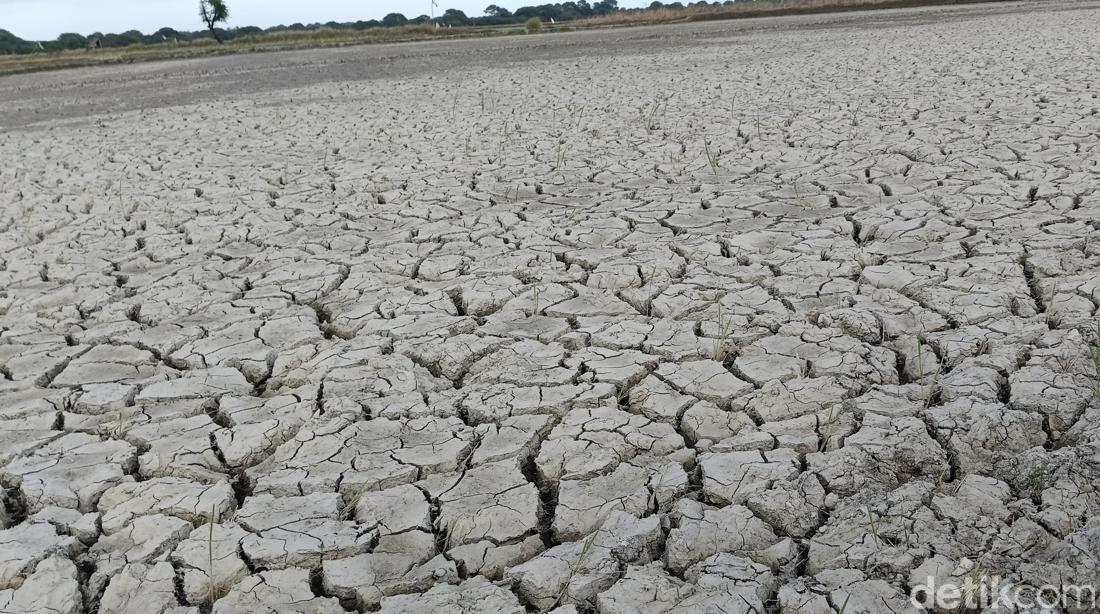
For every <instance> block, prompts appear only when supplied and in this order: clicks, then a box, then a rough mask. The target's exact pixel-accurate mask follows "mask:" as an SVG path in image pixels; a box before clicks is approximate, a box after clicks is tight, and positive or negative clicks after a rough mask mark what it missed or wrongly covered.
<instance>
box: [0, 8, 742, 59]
mask: <svg viewBox="0 0 1100 614" xmlns="http://www.w3.org/2000/svg"><path fill="white" fill-rule="evenodd" d="M721 4H727V5H728V4H732V2H731V1H729V0H727V1H725V2H717V1H716V2H705V1H699V2H687V3H681V2H672V3H663V2H659V1H655V2H653V3H652V4H650V5H649V6H648V7H647V8H648V9H659V8H672V9H676V8H684V7H686V6H715V5H721ZM636 10H646V9H623V8H619V3H618V0H599V1H597V2H592V3H590V2H589V1H588V0H575V1H570V2H558V3H554V4H540V5H533V6H524V7H520V8H518V9H516V10H515V11H509V10H508V9H506V8H503V7H500V6H498V5H496V4H490V5H489V6H487V7H486V8H485V14H484V15H482V16H479V17H469V16H467V15H466V13H464V12H463V11H460V10H458V9H447V10H445V11H443V13H442V14H440V15H438V16H436V17H434V18H433V17H429V16H428V15H419V16H416V17H406V16H405V15H403V14H401V13H390V14H388V15H386V16H385V17H382V18H381V19H368V20H365V21H352V22H336V21H328V22H325V23H311V24H302V23H292V24H290V25H278V26H272V27H270V28H259V27H256V26H243V27H238V28H218V27H209V28H207V29H204V30H194V31H184V30H176V29H173V28H161V29H159V30H157V31H156V32H153V33H151V34H144V33H142V32H141V31H139V30H127V31H125V32H121V33H118V34H115V33H106V34H105V33H102V32H93V33H91V34H88V35H83V34H77V33H75V32H67V33H64V34H61V35H60V36H58V37H57V38H56V39H54V40H52V41H27V40H23V39H21V38H19V37H18V36H15V35H14V34H12V33H11V32H9V31H7V30H4V29H0V54H13V53H16V54H23V53H34V52H35V51H62V50H66V49H85V48H87V47H89V45H91V44H94V43H95V41H98V46H100V47H126V46H128V45H136V44H158V43H164V42H185V41H193V40H200V39H204V38H215V39H218V40H219V42H220V41H223V40H224V41H230V40H233V39H235V38H241V37H245V36H255V35H258V34H266V33H277V32H307V31H310V30H320V29H326V28H327V29H333V30H341V29H343V30H369V29H371V28H393V27H401V26H409V25H421V24H432V23H435V24H439V26H440V27H455V28H459V27H469V26H499V25H509V24H520V23H524V22H526V21H528V20H530V19H535V18H537V19H540V20H542V21H544V22H550V21H554V22H563V21H572V20H574V19H584V18H586V17H596V16H600V15H608V14H611V13H616V12H620V11H636ZM203 19H204V20H205V19H206V16H205V15H204V16H203ZM221 21H224V20H221Z"/></svg>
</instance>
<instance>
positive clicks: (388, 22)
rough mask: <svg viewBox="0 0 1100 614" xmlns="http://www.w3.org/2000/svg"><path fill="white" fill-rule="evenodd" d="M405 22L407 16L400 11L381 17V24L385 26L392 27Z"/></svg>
mask: <svg viewBox="0 0 1100 614" xmlns="http://www.w3.org/2000/svg"><path fill="white" fill-rule="evenodd" d="M407 23H409V20H408V18H407V17H405V16H404V15H402V14H401V13H390V14H389V15H386V16H385V17H383V18H382V25H383V26H386V27H387V28H392V27H394V26H403V25H405V24H407Z"/></svg>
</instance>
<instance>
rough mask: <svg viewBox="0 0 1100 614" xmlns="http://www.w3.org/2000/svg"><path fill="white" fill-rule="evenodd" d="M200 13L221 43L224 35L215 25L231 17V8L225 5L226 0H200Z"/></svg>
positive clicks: (215, 38) (207, 27) (207, 26)
mask: <svg viewBox="0 0 1100 614" xmlns="http://www.w3.org/2000/svg"><path fill="white" fill-rule="evenodd" d="M199 15H200V16H201V17H202V21H203V23H205V24H206V29H207V30H210V34H211V35H212V36H213V37H214V40H216V41H218V43H219V44H221V42H222V37H221V35H220V34H218V30H217V28H215V27H214V26H215V25H217V24H218V23H224V22H225V20H226V19H229V8H228V7H227V6H225V0H199Z"/></svg>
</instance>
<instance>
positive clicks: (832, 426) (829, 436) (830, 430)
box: [817, 404, 840, 452]
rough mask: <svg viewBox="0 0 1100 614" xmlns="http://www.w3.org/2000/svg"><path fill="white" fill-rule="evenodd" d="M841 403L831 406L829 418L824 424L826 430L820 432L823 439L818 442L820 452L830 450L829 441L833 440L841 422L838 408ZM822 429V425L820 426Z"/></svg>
mask: <svg viewBox="0 0 1100 614" xmlns="http://www.w3.org/2000/svg"><path fill="white" fill-rule="evenodd" d="M838 406H839V404H837V405H832V406H830V407H829V414H828V416H827V420H826V421H825V423H824V424H823V425H822V426H824V427H825V431H824V432H822V433H820V437H821V441H820V442H819V443H818V444H817V451H818V452H827V451H828V450H829V443H830V442H831V441H832V440H833V436H834V435H836V429H837V426H838V425H839V424H840V411H839V410H838V409H837V408H838ZM818 430H819V431H820V427H819V428H818Z"/></svg>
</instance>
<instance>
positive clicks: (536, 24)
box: [523, 17, 542, 34]
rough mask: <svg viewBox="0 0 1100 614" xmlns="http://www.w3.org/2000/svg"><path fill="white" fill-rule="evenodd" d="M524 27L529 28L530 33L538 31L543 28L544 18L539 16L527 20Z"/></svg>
mask: <svg viewBox="0 0 1100 614" xmlns="http://www.w3.org/2000/svg"><path fill="white" fill-rule="evenodd" d="M523 27H524V28H526V29H527V33H528V34H531V33H532V32H538V31H539V30H541V29H542V20H541V19H539V18H538V17H532V18H530V19H528V20H527V23H526V24H524V26H523Z"/></svg>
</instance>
